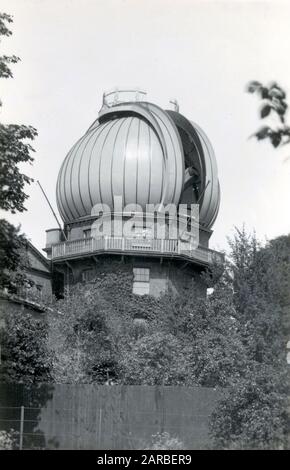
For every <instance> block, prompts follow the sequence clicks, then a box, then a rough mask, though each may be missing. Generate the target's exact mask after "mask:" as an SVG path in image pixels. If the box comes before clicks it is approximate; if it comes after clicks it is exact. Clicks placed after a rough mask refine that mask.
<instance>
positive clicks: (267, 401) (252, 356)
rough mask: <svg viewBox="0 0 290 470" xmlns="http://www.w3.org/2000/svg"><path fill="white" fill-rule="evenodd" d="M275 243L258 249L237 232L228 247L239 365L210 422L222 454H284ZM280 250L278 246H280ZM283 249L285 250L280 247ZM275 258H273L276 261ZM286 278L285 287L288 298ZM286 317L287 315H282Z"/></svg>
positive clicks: (284, 379) (284, 391)
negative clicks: (241, 361)
mask: <svg viewBox="0 0 290 470" xmlns="http://www.w3.org/2000/svg"><path fill="white" fill-rule="evenodd" d="M277 245H279V246H280V247H281V244H280V241H279V242H276V241H271V242H269V243H268V244H267V246H266V247H261V246H260V245H259V243H258V242H257V239H256V237H255V236H254V235H251V236H249V235H247V234H246V232H245V229H242V230H237V231H236V235H235V237H234V239H233V240H232V241H231V263H230V269H231V271H232V284H233V301H234V306H235V309H236V312H237V314H238V316H239V318H240V322H239V323H238V326H239V337H240V339H241V341H242V344H243V345H244V354H245V364H246V367H245V368H244V371H243V373H242V374H241V376H240V377H239V378H238V379H237V380H234V382H233V383H232V384H230V387H229V388H228V390H227V392H226V393H225V396H224V399H223V400H222V401H221V403H220V404H219V405H218V407H217V409H216V410H215V412H214V413H213V415H212V418H211V430H212V435H213V438H214V442H215V445H216V446H217V447H222V448H280V447H282V448H284V447H285V446H286V441H287V433H288V432H289V431H288V429H289V412H288V408H289V399H288V397H289V378H288V376H289V372H288V370H287V367H288V366H287V363H286V347H285V346H286V341H285V339H286V336H285V321H284V314H283V308H282V306H283V305H287V300H286V299H287V297H285V293H284V291H283V288H282V289H281V286H280V285H279V282H280V280H281V263H280V261H281V260H282V259H283V260H284V261H285V263H287V262H288V268H287V269H286V266H283V272H285V273H286V272H288V273H289V252H288V255H287V256H286V252H285V251H284V252H280V249H279V250H278V252H277ZM283 246H284V244H283ZM286 246H287V245H286ZM278 253H279V255H278ZM289 281H290V277H289V275H288V280H287V283H288V284H287V285H285V283H283V286H284V287H285V288H286V291H287V292H289V287H290V283H289ZM288 312H289V310H288Z"/></svg>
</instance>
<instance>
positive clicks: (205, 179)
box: [57, 102, 219, 227]
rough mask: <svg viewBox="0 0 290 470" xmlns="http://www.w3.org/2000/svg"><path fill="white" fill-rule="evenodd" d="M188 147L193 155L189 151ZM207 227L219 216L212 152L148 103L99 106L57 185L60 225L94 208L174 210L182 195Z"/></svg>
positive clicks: (183, 122) (201, 137) (190, 127)
mask: <svg viewBox="0 0 290 470" xmlns="http://www.w3.org/2000/svg"><path fill="white" fill-rule="evenodd" d="M190 147H192V148H193V150H190ZM188 187H191V190H192V189H193V190H194V194H195V197H194V198H193V199H192V201H191V202H198V203H199V204H200V222H201V223H202V224H204V225H205V226H206V227H210V226H211V225H212V223H213V221H214V219H215V217H216V215H217V212H218V203H219V186H218V179H217V167H216V161H215V157H214V153H213V150H212V147H211V145H210V143H209V141H208V139H207V137H206V136H205V134H204V133H203V131H202V130H201V129H199V127H198V126H196V125H195V124H191V123H190V122H189V121H188V120H187V119H186V118H184V116H182V115H181V114H179V113H176V112H173V111H165V110H163V109H161V108H159V107H158V106H156V105H154V104H152V103H144V102H121V103H118V104H113V105H111V106H103V108H102V109H101V111H100V113H99V116H98V119H97V120H96V121H95V122H94V123H93V124H92V126H91V127H90V128H89V129H88V131H87V132H86V133H85V135H84V136H83V137H81V138H80V140H79V141H78V142H77V143H76V144H75V145H74V146H73V147H72V149H71V150H70V152H69V153H68V155H67V156H66V158H65V160H64V162H63V164H62V166H61V169H60V172H59V176H58V181H57V204H58V208H59V212H60V214H61V216H62V218H63V220H64V222H70V221H73V220H76V219H79V218H82V217H85V216H90V215H91V211H92V209H93V207H94V206H95V205H96V204H106V205H107V206H109V207H110V209H111V210H114V206H113V204H114V196H122V201H123V206H125V205H127V204H139V205H140V206H142V208H143V209H145V206H146V204H154V205H157V204H160V203H161V204H163V205H167V204H170V203H174V204H176V205H178V204H179V203H180V202H181V201H182V198H183V194H184V192H185V190H186V188H188Z"/></svg>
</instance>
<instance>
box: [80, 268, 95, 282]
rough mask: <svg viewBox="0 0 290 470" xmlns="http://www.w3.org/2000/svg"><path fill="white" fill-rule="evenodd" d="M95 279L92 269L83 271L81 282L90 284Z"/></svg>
mask: <svg viewBox="0 0 290 470" xmlns="http://www.w3.org/2000/svg"><path fill="white" fill-rule="evenodd" d="M94 278H95V271H94V269H85V270H84V271H83V272H82V281H83V282H90V281H92V280H93V279H94Z"/></svg>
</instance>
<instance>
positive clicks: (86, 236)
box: [83, 228, 91, 238]
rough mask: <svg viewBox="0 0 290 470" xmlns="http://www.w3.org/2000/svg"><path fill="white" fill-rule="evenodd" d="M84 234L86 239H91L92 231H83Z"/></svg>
mask: <svg viewBox="0 0 290 470" xmlns="http://www.w3.org/2000/svg"><path fill="white" fill-rule="evenodd" d="M83 232H84V238H90V236H91V229H90V228H89V229H86V230H84V231H83Z"/></svg>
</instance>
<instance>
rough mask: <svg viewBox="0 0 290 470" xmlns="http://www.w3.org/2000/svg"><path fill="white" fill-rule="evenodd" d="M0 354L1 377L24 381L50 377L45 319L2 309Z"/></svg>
mask: <svg viewBox="0 0 290 470" xmlns="http://www.w3.org/2000/svg"><path fill="white" fill-rule="evenodd" d="M1 357H2V361H1V369H0V370H1V380H4V381H6V382H15V383H26V384H30V383H36V382H47V381H50V380H51V374H50V370H51V365H52V361H51V352H50V351H49V350H48V328H47V323H46V321H45V319H43V318H40V319H37V318H34V317H32V316H31V315H30V314H28V313H24V312H21V311H18V312H16V311H15V312H13V313H11V312H10V313H6V315H5V328H2V330H1Z"/></svg>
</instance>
